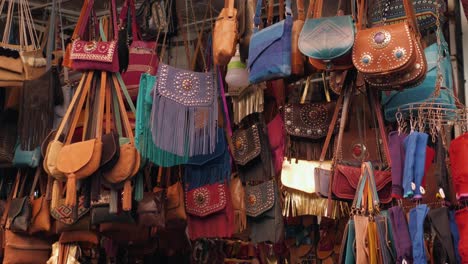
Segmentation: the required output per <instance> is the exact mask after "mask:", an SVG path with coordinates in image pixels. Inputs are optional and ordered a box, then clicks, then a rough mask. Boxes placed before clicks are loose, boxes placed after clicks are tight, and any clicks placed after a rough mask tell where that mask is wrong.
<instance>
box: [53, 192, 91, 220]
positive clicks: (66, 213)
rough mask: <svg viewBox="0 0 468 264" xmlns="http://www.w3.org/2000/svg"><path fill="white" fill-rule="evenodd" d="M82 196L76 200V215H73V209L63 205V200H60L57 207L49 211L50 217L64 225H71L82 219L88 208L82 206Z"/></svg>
mask: <svg viewBox="0 0 468 264" xmlns="http://www.w3.org/2000/svg"><path fill="white" fill-rule="evenodd" d="M84 201H85V199H84V196H80V197H79V199H78V209H77V211H78V212H77V215H76V216H75V215H74V212H73V210H74V207H73V206H67V205H65V199H60V201H59V203H58V205H57V207H55V208H53V209H51V210H50V215H51V216H52V217H53V218H54V219H55V220H58V221H60V222H62V223H64V224H67V225H71V224H73V223H75V222H76V221H78V219H80V218H81V217H83V216H84V215H85V214H86V213H87V212H88V211H89V208H86V207H85V205H84Z"/></svg>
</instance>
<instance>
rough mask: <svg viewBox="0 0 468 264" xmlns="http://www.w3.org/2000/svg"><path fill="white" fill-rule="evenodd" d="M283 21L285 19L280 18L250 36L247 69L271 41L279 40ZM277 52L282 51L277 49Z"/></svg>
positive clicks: (282, 29) (281, 35) (281, 34)
mask: <svg viewBox="0 0 468 264" xmlns="http://www.w3.org/2000/svg"><path fill="white" fill-rule="evenodd" d="M285 21H286V20H282V21H280V22H278V23H275V24H273V25H271V26H269V27H267V28H264V29H262V30H260V31H259V32H256V33H255V34H253V35H252V38H251V39H250V45H249V59H248V65H247V67H248V68H249V69H250V68H252V65H253V64H254V63H255V61H257V59H258V58H259V57H260V56H261V55H262V54H263V52H264V51H265V50H266V49H268V48H269V47H270V46H271V45H272V44H273V43H275V42H277V41H280V40H281V38H282V37H283V33H284V29H285ZM278 52H282V51H281V50H278Z"/></svg>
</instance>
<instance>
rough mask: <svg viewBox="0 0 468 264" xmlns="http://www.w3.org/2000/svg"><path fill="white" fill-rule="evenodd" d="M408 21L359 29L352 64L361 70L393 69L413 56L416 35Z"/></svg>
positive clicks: (369, 72) (385, 70) (378, 71)
mask: <svg viewBox="0 0 468 264" xmlns="http://www.w3.org/2000/svg"><path fill="white" fill-rule="evenodd" d="M410 32H411V31H410V28H409V24H408V22H404V23H398V24H392V25H386V26H380V27H375V28H370V29H364V30H360V31H358V32H357V34H356V40H355V42H356V43H355V45H354V48H353V64H354V66H355V67H356V68H357V69H358V71H360V72H362V73H367V74H372V73H381V72H392V71H395V70H397V69H398V68H400V67H402V66H403V65H406V64H407V63H409V62H410V60H412V59H414V56H413V53H414V52H415V50H416V47H415V41H414V40H413V38H414V36H413V35H412V33H410Z"/></svg>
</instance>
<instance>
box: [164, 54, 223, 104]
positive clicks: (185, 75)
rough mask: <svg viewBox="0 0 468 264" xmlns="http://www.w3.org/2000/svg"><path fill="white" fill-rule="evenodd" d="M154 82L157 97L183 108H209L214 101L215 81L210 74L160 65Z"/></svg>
mask: <svg viewBox="0 0 468 264" xmlns="http://www.w3.org/2000/svg"><path fill="white" fill-rule="evenodd" d="M156 82H157V86H156V87H157V89H156V91H157V94H158V95H159V96H162V97H166V98H168V99H171V100H172V101H174V102H176V103H179V104H182V105H185V106H195V107H196V106H209V105H211V104H212V103H213V101H214V100H215V94H216V90H215V89H216V88H215V87H216V79H215V77H214V74H213V73H212V72H207V73H205V72H194V71H188V70H182V69H177V68H174V67H172V66H169V65H167V64H164V63H160V64H159V66H158V75H157V80H156Z"/></svg>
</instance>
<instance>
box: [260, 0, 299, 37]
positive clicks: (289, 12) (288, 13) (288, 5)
mask: <svg viewBox="0 0 468 264" xmlns="http://www.w3.org/2000/svg"><path fill="white" fill-rule="evenodd" d="M271 1H273V0H271ZM271 1H270V2H271ZM271 5H273V3H271ZM269 10H270V7H269V8H268V11H269ZM284 13H285V15H286V17H288V16H292V10H291V0H286V9H285V12H284ZM261 15H262V1H261V0H258V1H257V7H256V9H255V16H254V31H255V30H257V31H258V30H259V27H260V24H261V22H262V19H261Z"/></svg>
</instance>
